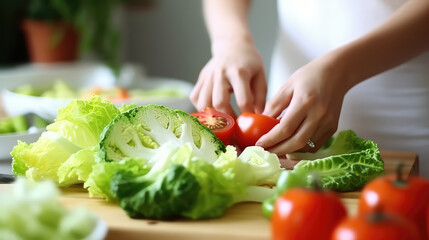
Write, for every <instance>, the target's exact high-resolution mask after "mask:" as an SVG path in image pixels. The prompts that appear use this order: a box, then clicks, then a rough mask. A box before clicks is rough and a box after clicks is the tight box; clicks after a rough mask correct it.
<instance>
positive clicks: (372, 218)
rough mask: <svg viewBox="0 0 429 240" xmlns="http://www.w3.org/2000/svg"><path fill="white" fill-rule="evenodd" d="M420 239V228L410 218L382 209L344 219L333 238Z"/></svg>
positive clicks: (349, 239) (340, 239)
mask: <svg viewBox="0 0 429 240" xmlns="http://www.w3.org/2000/svg"><path fill="white" fill-rule="evenodd" d="M367 239H371V240H384V239H389V240H418V239H420V235H419V230H418V229H417V226H416V225H414V224H413V223H412V222H411V221H410V220H409V219H406V218H404V217H401V216H399V215H393V214H389V213H385V212H382V211H378V210H377V211H374V212H373V213H369V214H361V215H358V216H357V217H352V218H346V219H344V220H342V221H341V222H340V223H339V224H338V225H337V227H336V228H335V230H334V232H333V233H332V238H331V240H367Z"/></svg>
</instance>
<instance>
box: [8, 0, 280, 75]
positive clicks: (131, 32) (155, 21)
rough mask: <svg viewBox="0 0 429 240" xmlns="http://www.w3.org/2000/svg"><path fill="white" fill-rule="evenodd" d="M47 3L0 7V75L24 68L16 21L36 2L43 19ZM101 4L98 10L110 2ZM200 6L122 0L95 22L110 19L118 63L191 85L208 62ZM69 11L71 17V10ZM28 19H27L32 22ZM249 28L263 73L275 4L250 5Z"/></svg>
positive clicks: (194, 0) (14, 2) (196, 2)
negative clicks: (137, 67) (117, 46)
mask: <svg viewBox="0 0 429 240" xmlns="http://www.w3.org/2000/svg"><path fill="white" fill-rule="evenodd" d="M49 1H52V0H2V1H1V2H0V20H1V21H0V24H1V25H0V33H1V37H0V70H3V72H4V71H5V70H10V68H13V67H17V66H20V65H21V64H26V63H29V61H30V60H29V56H28V50H29V49H28V47H27V44H26V36H25V34H24V30H23V27H22V25H23V24H22V21H23V20H24V19H26V18H28V17H29V15H30V14H29V13H28V10H27V9H26V8H28V7H29V5H30V6H31V5H34V2H39V5H40V6H39V8H41V10H40V12H42V13H40V14H39V15H43V14H45V15H47V14H49V13H44V11H45V12H46V6H48V5H49V4H46V6H43V2H49ZM53 1H54V2H55V0H53ZM64 2H67V1H64ZM76 2H79V1H76ZM89 2H91V0H89ZM96 2H98V3H96V4H99V3H100V1H96ZM105 2H106V3H105ZM105 2H103V3H102V4H103V5H104V4H107V3H108V2H115V1H105ZM201 4H202V3H201V0H181V1H176V0H134V1H132V0H125V1H124V0H123V1H119V3H116V5H113V4H112V6H110V7H112V8H114V9H115V10H114V11H113V13H112V14H111V16H108V14H104V13H103V12H101V13H100V15H103V14H104V15H106V16H101V19H103V17H110V18H111V19H112V23H113V25H114V26H116V28H117V30H118V31H119V36H118V37H119V39H120V40H119V41H120V42H119V44H118V45H119V49H118V60H119V62H121V63H133V64H137V65H140V66H141V67H143V68H144V69H145V71H146V74H148V75H154V76H163V77H172V78H177V79H183V80H185V81H189V82H191V83H194V82H195V81H196V78H197V77H198V74H199V71H200V70H201V68H202V67H203V66H204V64H205V63H206V62H207V61H208V59H209V57H210V42H209V39H208V36H207V32H206V29H205V26H204V22H203V16H202V11H201ZM88 5H90V4H88ZM65 7H67V6H65ZM83 7H85V6H83ZM83 7H81V6H79V7H77V8H83ZM89 7H91V6H89ZM33 8H34V7H33ZM101 8H102V7H101ZM70 9H71V11H72V9H73V8H71V7H70ZM78 11H82V12H84V11H85V10H82V9H78ZM91 11H92V10H91ZM91 11H87V12H89V13H91ZM77 14H78V13H77ZM33 15H35V14H34V13H33ZM33 15H30V17H32V18H36V17H34V16H33ZM38 18H39V19H41V18H42V17H41V16H38ZM72 20H73V21H74V19H72ZM249 22H250V26H251V30H252V32H253V34H254V39H255V42H256V43H257V46H258V47H259V49H260V51H261V53H262V55H263V58H264V60H265V64H266V69H269V64H270V54H271V50H272V46H273V43H274V39H275V35H276V27H277V20H276V1H274V0H269V1H253V4H252V9H251V13H250V18H249ZM79 24H80V23H79ZM95 27H98V26H95ZM95 27H94V26H90V25H87V28H88V29H84V28H85V23H84V26H83V29H79V30H78V31H94V32H97V29H94V28H95ZM91 28H92V29H91ZM101 28H102V27H101ZM98 31H101V32H102V31H103V30H98ZM106 31H107V30H106ZM108 31H111V29H108ZM101 34H104V33H103V32H102V33H101ZM87 50H89V51H87ZM95 50H97V49H91V47H89V49H86V50H85V52H82V51H81V52H80V54H79V60H82V59H83V60H94V56H93V55H91V54H90V53H91V51H95ZM108 61H112V60H111V59H108Z"/></svg>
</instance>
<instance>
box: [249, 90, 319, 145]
mask: <svg viewBox="0 0 429 240" xmlns="http://www.w3.org/2000/svg"><path fill="white" fill-rule="evenodd" d="M274 99H276V98H274ZM275 101H276V100H274V102H275ZM279 104H280V103H279ZM310 107H311V105H310V104H304V105H302V104H301V103H300V102H299V101H297V100H296V98H295V99H294V100H292V101H291V104H290V106H289V107H288V108H287V110H286V112H285V114H284V116H283V117H282V119H281V120H280V123H279V124H277V125H276V126H275V127H273V129H271V131H269V132H268V133H267V134H265V135H264V136H262V137H261V138H260V139H259V140H258V141H257V143H256V144H257V145H259V146H261V147H264V148H271V147H273V146H274V145H276V144H278V143H279V142H281V141H284V140H285V139H289V138H290V137H291V136H293V135H296V134H298V132H297V129H298V128H299V127H300V125H302V124H303V123H304V120H305V119H306V117H307V114H308V109H309V108H310ZM275 108H276V107H275ZM266 111H268V110H266ZM280 111H282V108H280V109H278V110H275V111H274V112H276V113H277V112H280ZM264 112H265V111H264ZM278 114H280V113H278ZM309 121H310V120H308V119H307V122H309ZM313 132H314V130H313ZM286 141H288V140H286ZM295 145H296V144H293V146H295ZM291 147H292V146H291ZM301 147H303V146H300V147H298V148H295V149H293V150H296V149H299V148H301ZM283 148H285V146H283ZM286 149H290V147H286Z"/></svg>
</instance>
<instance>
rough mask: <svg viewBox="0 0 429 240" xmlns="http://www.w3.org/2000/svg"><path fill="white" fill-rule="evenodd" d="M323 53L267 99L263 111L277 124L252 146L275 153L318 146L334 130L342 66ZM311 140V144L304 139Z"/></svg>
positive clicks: (343, 91) (343, 85) (342, 88)
mask: <svg viewBox="0 0 429 240" xmlns="http://www.w3.org/2000/svg"><path fill="white" fill-rule="evenodd" d="M332 60H333V59H332V58H331V57H330V56H328V55H325V56H323V57H321V58H319V59H316V60H314V61H312V62H310V63H309V64H307V65H305V66H303V67H302V68H300V69H298V70H297V71H296V72H295V73H294V74H293V75H292V76H291V77H290V79H289V80H288V81H287V82H286V83H285V84H284V85H283V86H282V87H281V89H280V90H279V91H278V92H277V94H276V95H275V96H274V98H273V99H271V100H270V101H268V102H267V104H266V106H265V110H264V114H266V115H268V116H271V117H279V116H280V115H282V117H281V120H280V123H279V124H278V125H277V126H275V127H274V128H273V129H271V131H270V132H268V133H267V134H265V135H264V136H262V137H261V138H260V139H259V140H258V142H257V143H256V145H259V146H262V147H264V148H266V149H267V150H269V151H271V152H273V153H276V154H278V155H280V156H281V155H285V154H287V153H291V152H295V151H311V152H314V151H316V150H317V149H319V148H320V147H321V146H322V145H323V143H325V142H326V141H327V140H328V139H329V138H330V137H331V136H332V135H333V134H334V133H335V132H336V130H337V127H338V120H339V116H340V111H341V106H342V102H343V98H344V95H345V94H346V92H347V90H348V87H347V84H346V82H345V81H344V80H345V79H344V78H343V77H344V74H342V73H341V72H340V71H338V70H337V69H342V68H341V67H338V68H337V66H336V65H335V64H333V63H334V62H333V61H332ZM308 140H311V141H312V142H313V143H314V144H315V147H313V148H311V147H310V146H309V145H308V144H307V142H308Z"/></svg>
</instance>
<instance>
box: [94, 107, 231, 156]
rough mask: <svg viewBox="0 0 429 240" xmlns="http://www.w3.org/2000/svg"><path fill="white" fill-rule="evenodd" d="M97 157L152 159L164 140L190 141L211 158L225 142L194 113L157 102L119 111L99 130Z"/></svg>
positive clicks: (199, 153)
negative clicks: (100, 132)
mask: <svg viewBox="0 0 429 240" xmlns="http://www.w3.org/2000/svg"><path fill="white" fill-rule="evenodd" d="M101 138H102V139H101V141H100V158H101V159H102V160H105V161H119V160H121V159H123V158H125V157H140V158H143V159H153V156H154V155H155V154H156V153H157V152H158V151H159V150H158V149H157V148H159V147H160V146H162V145H163V144H166V143H170V142H173V143H175V144H176V145H177V146H183V145H185V144H186V143H191V146H192V152H193V154H195V156H198V157H200V158H202V159H205V160H206V161H209V162H214V161H215V160H216V159H217V158H218V156H219V154H220V153H222V152H224V151H225V145H223V143H222V142H221V141H220V140H219V139H218V138H217V137H216V136H215V134H214V133H213V132H212V131H210V129H208V128H207V127H206V126H204V125H202V124H201V123H199V122H198V120H197V119H196V118H195V117H192V116H191V115H189V114H187V113H185V112H183V111H181V110H172V109H170V108H167V107H164V106H160V105H146V106H141V107H136V108H133V109H131V110H129V111H126V112H124V113H122V114H120V115H118V116H117V117H116V118H115V119H114V120H113V121H112V122H111V123H110V124H109V126H108V127H106V129H105V131H104V132H103V134H102V137H101Z"/></svg>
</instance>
